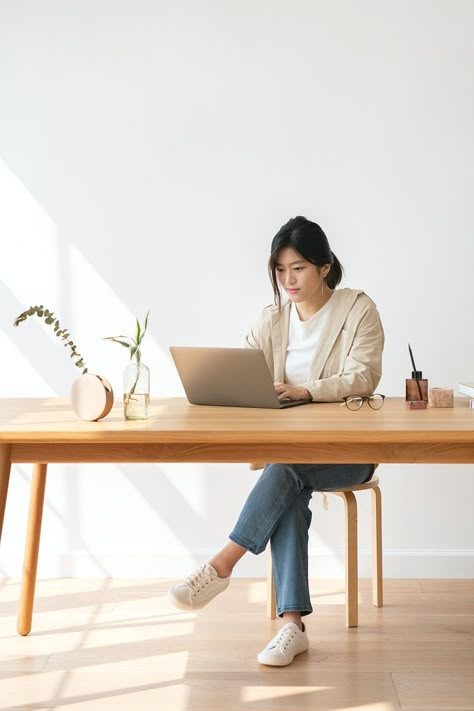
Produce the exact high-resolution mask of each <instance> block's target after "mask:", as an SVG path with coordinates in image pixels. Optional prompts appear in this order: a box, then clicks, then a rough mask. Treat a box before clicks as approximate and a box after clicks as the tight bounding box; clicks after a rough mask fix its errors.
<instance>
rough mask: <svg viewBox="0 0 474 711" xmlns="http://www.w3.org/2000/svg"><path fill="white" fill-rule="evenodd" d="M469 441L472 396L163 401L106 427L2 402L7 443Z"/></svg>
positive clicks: (50, 404)
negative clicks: (277, 402)
mask: <svg viewBox="0 0 474 711" xmlns="http://www.w3.org/2000/svg"><path fill="white" fill-rule="evenodd" d="M282 441H284V442H288V443H292V442H293V443H297V442H298V443H308V444H309V443H313V444H317V443H318V442H324V443H326V444H327V443H331V442H332V443H338V442H347V443H350V442H365V443H374V444H375V443H382V442H384V443H394V444H402V443H414V442H417V443H420V442H424V443H426V444H429V443H435V442H437V443H447V442H449V443H451V444H455V443H464V444H470V445H474V410H473V409H470V408H469V399H468V398H455V405H454V407H453V408H428V409H427V410H418V411H409V410H407V409H406V407H405V400H404V399H403V398H386V400H385V405H384V407H383V408H382V409H381V410H372V409H371V408H370V407H368V406H367V404H364V406H363V407H362V409H360V410H358V411H356V412H352V411H350V410H348V409H347V408H346V407H345V406H342V407H341V405H340V403H311V404H309V405H304V406H301V407H292V408H287V409H284V410H265V409H256V408H237V407H208V406H198V405H190V404H189V403H188V401H187V400H186V399H185V398H156V399H152V402H151V417H150V418H149V419H147V420H135V421H131V420H129V421H126V420H124V418H123V414H122V406H121V404H117V405H116V406H115V407H114V408H113V409H112V411H111V413H110V414H109V415H108V416H107V417H106V418H105V419H104V420H102V421H100V422H84V421H82V420H80V419H78V418H77V416H76V415H75V414H74V412H73V411H72V409H71V406H70V402H69V400H67V399H60V398H8V399H0V444H1V443H6V444H25V443H39V442H41V443H49V444H53V443H58V444H66V443H76V444H79V443H94V444H102V443H164V442H166V443H183V442H215V443H219V442H232V443H234V444H239V443H246V442H247V443H257V442H258V443H276V442H282Z"/></svg>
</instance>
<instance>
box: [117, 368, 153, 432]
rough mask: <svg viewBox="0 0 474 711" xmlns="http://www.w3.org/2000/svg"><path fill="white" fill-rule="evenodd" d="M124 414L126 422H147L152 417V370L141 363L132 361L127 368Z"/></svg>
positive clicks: (124, 379)
mask: <svg viewBox="0 0 474 711" xmlns="http://www.w3.org/2000/svg"><path fill="white" fill-rule="evenodd" d="M123 414H124V417H125V419H126V420H146V418H147V417H149V416H150V370H149V368H148V367H147V366H146V365H145V363H142V362H141V361H140V363H137V362H136V361H130V363H129V364H128V365H127V367H126V368H125V371H124V374H123Z"/></svg>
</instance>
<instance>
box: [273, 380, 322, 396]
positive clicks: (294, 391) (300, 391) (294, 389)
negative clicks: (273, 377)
mask: <svg viewBox="0 0 474 711" xmlns="http://www.w3.org/2000/svg"><path fill="white" fill-rule="evenodd" d="M273 384H274V386H275V392H276V394H277V395H278V399H279V400H312V399H313V398H312V397H311V393H310V392H309V390H306V388H305V387H303V385H286V384H285V383H280V382H278V381H277V382H276V383H273Z"/></svg>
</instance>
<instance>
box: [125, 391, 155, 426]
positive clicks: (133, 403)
mask: <svg viewBox="0 0 474 711" xmlns="http://www.w3.org/2000/svg"><path fill="white" fill-rule="evenodd" d="M123 411H124V415H125V419H126V420H146V418H147V417H149V416H150V395H149V394H148V393H135V394H134V395H131V396H129V395H128V394H127V393H124V394H123Z"/></svg>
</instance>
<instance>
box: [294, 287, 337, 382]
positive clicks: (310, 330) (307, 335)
mask: <svg viewBox="0 0 474 711" xmlns="http://www.w3.org/2000/svg"><path fill="white" fill-rule="evenodd" d="M331 301H332V299H329V301H328V302H327V303H326V304H324V306H323V307H322V308H321V309H319V311H317V312H316V313H315V314H314V316H311V318H310V319H308V321H301V320H300V317H299V316H298V311H297V310H296V306H295V304H291V307H290V309H291V310H290V330H289V333H288V350H287V351H286V363H285V383H287V384H288V385H304V383H307V382H308V379H309V367H310V364H311V361H312V360H313V357H314V354H315V352H316V349H317V348H318V346H319V341H320V338H321V333H322V331H323V329H324V327H325V325H326V321H327V319H328V316H329V311H330V307H331Z"/></svg>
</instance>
